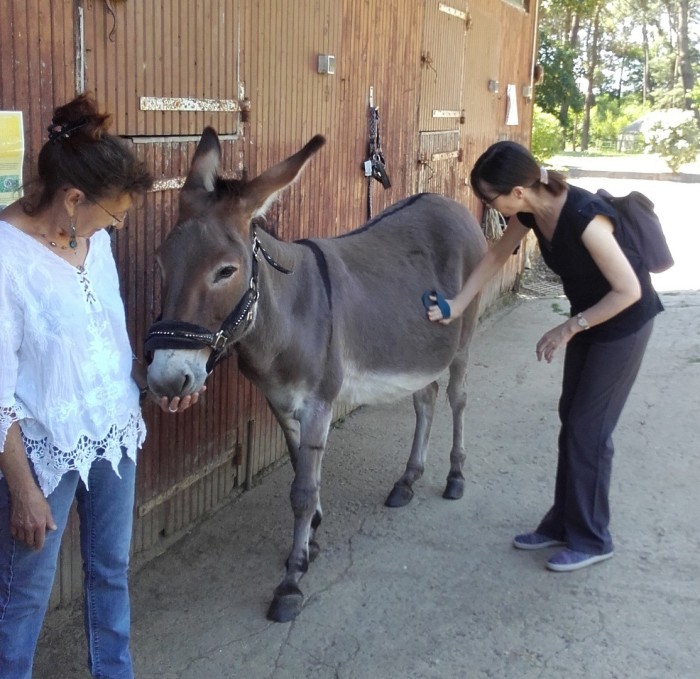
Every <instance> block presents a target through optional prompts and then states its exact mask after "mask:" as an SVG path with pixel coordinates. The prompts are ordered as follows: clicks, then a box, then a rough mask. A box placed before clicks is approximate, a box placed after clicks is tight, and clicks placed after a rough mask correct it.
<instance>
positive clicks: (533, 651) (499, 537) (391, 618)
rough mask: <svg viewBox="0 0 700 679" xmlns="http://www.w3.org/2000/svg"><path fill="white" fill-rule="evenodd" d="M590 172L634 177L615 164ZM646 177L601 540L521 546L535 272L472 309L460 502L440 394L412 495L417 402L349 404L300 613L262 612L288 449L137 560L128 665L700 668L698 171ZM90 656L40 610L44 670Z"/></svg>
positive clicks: (528, 479)
mask: <svg viewBox="0 0 700 679" xmlns="http://www.w3.org/2000/svg"><path fill="white" fill-rule="evenodd" d="M575 181H576V183H580V184H582V185H583V184H584V183H585V181H586V180H585V179H581V180H579V179H577V180H575ZM588 181H592V185H591V187H592V188H593V184H594V185H595V188H597V187H598V186H605V187H606V188H608V190H610V191H611V192H612V193H621V192H622V190H623V189H624V188H625V185H624V180H614V181H613V180H610V181H605V182H603V181H601V180H600V179H599V178H596V179H595V180H588ZM619 181H623V183H622V184H620V183H618V182H619ZM647 183H648V184H649V186H648V187H647V186H646V183H644V182H641V183H640V182H639V181H636V182H634V188H637V189H638V190H643V191H645V192H648V193H649V194H650V196H651V197H652V199H654V200H655V201H656V202H657V206H658V207H659V211H660V212H662V211H663V212H664V213H665V215H666V218H667V231H668V235H669V241H670V242H671V244H672V249H673V250H674V254H675V255H676V259H677V262H678V265H677V267H676V268H675V269H674V270H672V271H671V272H669V273H668V274H663V275H662V276H660V277H658V278H657V283H658V287H659V289H660V290H661V291H662V298H663V302H664V304H665V306H666V312H665V313H663V314H661V315H660V316H659V317H658V320H657V324H656V328H655V332H654V335H653V337H652V341H651V344H650V347H649V350H648V352H647V356H646V359H645V363H644V365H643V368H642V372H641V374H640V377H639V379H638V382H637V384H636V385H635V389H634V391H633V393H632V396H631V398H630V400H629V402H628V406H627V408H626V410H625V412H624V414H623V417H622V420H621V422H620V424H619V426H618V429H617V434H616V438H615V440H616V458H615V468H614V474H613V482H612V489H611V504H612V509H613V519H612V531H613V536H614V539H615V546H616V554H615V557H614V558H613V559H611V560H609V561H606V562H604V563H601V564H597V565H595V566H592V567H590V568H588V569H584V570H582V571H579V572H575V573H551V572H549V571H547V570H546V569H545V568H544V563H545V561H546V559H547V558H548V556H549V555H551V554H552V550H544V551H541V552H530V553H528V552H520V551H516V550H514V549H513V548H512V547H511V540H512V537H513V535H515V534H516V533H518V532H521V531H525V530H529V529H532V528H534V526H535V525H536V524H537V522H538V521H539V519H540V517H541V516H542V514H543V512H544V511H546V509H547V508H548V507H549V505H550V502H551V496H552V487H553V481H554V471H555V461H556V451H555V445H556V436H557V430H558V420H557V412H556V406H557V398H558V395H559V384H560V377H561V356H559V357H557V359H556V360H555V361H554V362H553V363H552V364H551V365H547V364H540V363H538V362H537V361H536V359H535V351H534V348H535V344H536V342H537V340H538V339H539V338H540V336H541V335H542V334H543V333H544V332H545V331H546V330H547V329H549V328H550V327H552V326H554V325H556V324H558V323H559V322H561V320H562V314H564V313H566V309H567V305H566V300H564V299H562V298H560V297H557V296H556V291H554V292H552V291H551V287H550V288H548V289H549V290H550V291H549V292H548V293H546V294H548V295H549V296H548V297H541V296H538V294H542V293H537V291H536V288H537V285H536V284H535V285H532V286H531V287H530V288H528V289H530V290H531V292H529V293H528V294H525V295H523V294H521V295H520V296H519V297H518V299H517V300H515V301H514V302H513V303H512V304H510V305H508V306H507V307H505V308H502V309H501V310H500V311H498V312H495V313H494V314H492V315H491V316H489V317H487V318H486V319H484V320H483V321H482V322H481V324H480V327H479V330H478V332H477V336H476V338H475V340H474V344H473V350H472V355H471V360H470V365H471V370H470V377H469V392H470V401H469V404H468V408H467V414H466V424H467V426H466V445H467V451H468V459H467V464H466V469H465V473H466V476H467V479H468V481H467V487H466V492H465V496H464V498H463V499H462V500H460V501H456V502H455V501H446V500H443V499H442V498H441V497H440V495H441V492H442V488H443V484H444V479H445V476H446V474H447V470H448V460H447V456H448V451H449V447H450V430H451V425H450V417H449V407H448V406H447V403H446V401H445V398H444V396H441V397H440V399H439V409H438V413H437V415H436V418H435V422H434V426H433V435H432V439H431V451H430V455H429V460H428V467H427V469H426V473H425V475H424V477H423V478H422V479H421V480H420V481H419V482H418V483H417V485H416V488H415V490H416V494H415V497H414V499H413V502H412V503H411V504H410V505H409V506H408V507H405V508H403V509H387V508H386V507H384V505H383V502H384V499H385V497H386V494H387V493H388V492H389V490H390V489H391V486H392V485H393V483H394V481H395V480H396V479H397V478H398V476H399V475H400V473H401V471H402V469H403V466H404V464H405V461H406V459H407V455H408V450H409V448H410V443H411V437H412V425H413V409H412V405H411V403H410V401H402V402H399V403H396V404H392V405H387V406H380V407H371V408H370V407H364V408H360V409H359V410H357V411H355V412H354V413H353V414H352V415H350V416H348V417H347V418H345V420H344V421H342V422H341V423H340V424H339V425H338V426H337V427H336V428H335V429H334V430H333V431H332V432H331V435H330V438H329V443H328V451H327V456H326V459H325V462H324V472H323V487H322V497H323V500H324V512H325V518H324V521H323V524H322V526H321V529H320V532H319V540H320V542H321V549H322V551H321V554H320V556H319V558H318V559H317V560H316V561H315V562H314V563H313V564H312V565H311V567H310V569H309V572H308V573H307V575H306V576H305V578H304V579H303V581H302V589H303V591H304V593H305V595H306V597H307V598H306V602H305V606H304V609H303V611H302V612H301V614H300V615H299V617H298V618H297V619H296V621H294V622H293V623H288V624H277V623H271V622H269V621H267V620H266V619H265V612H266V609H267V606H268V604H269V601H270V597H271V594H272V590H273V588H274V587H275V585H276V584H277V583H278V582H279V580H280V578H281V577H282V573H283V569H284V559H285V558H286V556H287V552H288V550H289V547H290V544H291V526H292V517H291V511H290V509H289V501H288V495H289V485H290V482H291V478H292V476H291V469H290V467H289V465H284V466H282V467H280V468H278V469H277V470H276V471H274V472H272V473H271V474H269V475H268V476H266V477H265V478H264V479H263V480H262V483H260V485H258V486H257V487H255V488H254V489H253V490H251V491H249V492H247V493H245V494H243V495H242V496H241V497H240V498H238V499H237V500H236V501H234V502H232V503H231V504H230V505H229V506H227V507H225V508H224V509H222V510H221V511H219V512H218V513H217V514H216V515H215V516H214V517H212V518H211V519H210V520H208V521H207V522H205V523H203V524H201V525H200V526H198V527H197V528H196V529H194V530H193V531H192V532H191V533H189V534H188V535H187V536H185V537H184V538H183V539H182V540H180V541H179V542H178V543H177V544H176V545H174V546H173V547H172V548H171V549H170V550H169V551H168V552H167V553H166V554H164V555H163V556H161V557H159V558H157V559H155V560H154V561H152V562H150V563H148V564H147V565H146V566H144V567H143V568H141V569H140V570H138V572H136V573H134V574H133V577H132V599H133V655H134V660H135V668H136V676H137V677H138V678H139V679H156V678H158V679H223V678H225V677H226V678H234V677H235V678H238V677H241V678H244V679H307V678H313V679H331V678H334V679H336V678H337V679H452V678H462V677H465V678H468V679H470V678H474V679H480V678H482V677H483V678H486V677H495V678H499V679H500V678H503V679H506V678H508V679H510V678H513V679H530V678H532V679H534V678H540V679H541V678H545V679H549V678H558V677H570V678H572V679H578V678H580V679H591V678H595V679H607V678H616V679H617V678H623V677H634V678H635V679H646V678H650V679H651V678H654V679H655V678H659V679H661V678H663V679H669V678H671V679H680V678H685V677H687V678H691V677H698V676H700V659H699V658H698V638H700V569H698V559H699V558H700V532H699V531H698V526H700V502H699V501H698V496H697V488H698V485H699V483H700V468H699V467H698V452H700V445H699V444H698V429H697V417H698V413H700V270H699V268H698V267H697V265H696V264H695V262H697V257H698V252H700V249H699V248H698V247H697V245H698V241H697V238H698V236H697V233H698V223H697V219H696V218H693V217H692V216H690V215H692V214H693V210H692V206H693V205H694V200H693V199H694V197H695V196H694V193H693V191H694V185H692V184H684V183H674V182H647ZM640 184H644V186H641V185H640ZM679 191H680V192H679ZM654 192H656V193H654ZM652 193H654V195H652ZM691 259H692V260H693V263H692V264H691ZM676 269H677V271H676ZM533 291H534V292H533ZM443 386H444V385H443ZM442 393H443V394H444V390H443V392H442ZM84 655H85V651H84V641H83V638H82V630H81V621H80V612H79V611H73V612H69V611H54V612H52V613H50V614H49V616H48V617H47V622H46V625H45V631H44V634H43V635H42V639H41V643H40V648H39V651H38V654H37V659H36V665H35V676H36V677H38V678H39V679H43V678H44V677H51V678H58V679H62V678H66V679H72V678H73V677H76V678H82V677H85V676H87V675H86V674H85V672H84V670H83V669H82V668H83V666H84Z"/></svg>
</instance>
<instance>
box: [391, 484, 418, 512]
mask: <svg viewBox="0 0 700 679" xmlns="http://www.w3.org/2000/svg"><path fill="white" fill-rule="evenodd" d="M412 499H413V491H412V490H411V489H410V488H409V487H408V486H405V485H403V484H401V483H395V484H394V487H393V488H392V489H391V493H389V497H388V498H387V499H386V502H385V503H384V505H385V506H386V507H405V506H406V505H407V504H408V503H409V502H410V501H411V500H412Z"/></svg>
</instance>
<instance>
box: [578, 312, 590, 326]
mask: <svg viewBox="0 0 700 679" xmlns="http://www.w3.org/2000/svg"><path fill="white" fill-rule="evenodd" d="M576 322H577V323H578V327H579V328H582V329H583V330H590V329H591V326H590V325H588V321H587V320H586V319H585V318H584V317H583V314H576Z"/></svg>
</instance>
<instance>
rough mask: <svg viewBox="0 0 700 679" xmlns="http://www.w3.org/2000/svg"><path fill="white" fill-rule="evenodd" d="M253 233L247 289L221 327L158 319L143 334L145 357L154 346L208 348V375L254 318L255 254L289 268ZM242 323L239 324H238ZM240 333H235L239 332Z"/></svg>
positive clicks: (255, 290) (147, 356) (274, 263)
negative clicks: (214, 327)
mask: <svg viewBox="0 0 700 679" xmlns="http://www.w3.org/2000/svg"><path fill="white" fill-rule="evenodd" d="M252 236H253V253H252V254H253V258H252V263H251V276H250V282H249V283H248V289H247V290H246V291H245V294H244V295H243V297H241V299H240V301H239V302H238V304H236V306H235V308H234V309H233V311H232V312H231V313H230V314H229V315H228V316H226V318H225V319H224V321H223V323H222V324H221V328H220V329H219V330H218V331H217V332H210V331H209V330H208V329H207V328H204V327H202V326H201V325H195V324H194V323H187V322H185V321H160V320H157V321H156V322H155V323H153V325H152V326H151V328H150V330H149V331H148V335H147V336H146V341H145V343H144V350H145V355H146V358H147V360H148V361H149V363H150V361H151V360H152V357H153V352H154V351H156V349H204V348H206V347H209V348H210V349H211V350H212V351H211V355H210V356H209V360H208V361H207V368H206V369H207V374H209V373H210V372H211V371H212V370H213V369H214V366H215V365H216V364H217V363H218V362H219V360H220V359H221V358H222V355H223V353H224V351H225V350H226V348H227V347H228V345H229V344H230V342H231V340H232V339H233V336H234V334H238V337H239V338H240V337H241V336H242V335H243V333H244V332H245V331H246V330H247V329H248V328H249V326H250V324H251V323H252V322H253V318H254V317H255V307H256V305H257V302H258V297H259V290H258V253H262V256H263V257H264V258H265V261H266V262H267V263H268V264H269V265H270V266H272V267H273V268H274V269H277V271H279V272H281V273H284V274H288V273H291V271H290V270H289V269H285V268H284V267H283V266H282V265H281V264H280V263H279V262H276V261H275V260H274V258H273V257H272V256H271V255H270V253H269V252H267V250H265V248H264V247H263V246H262V243H261V242H260V240H259V239H258V236H257V234H256V232H255V227H253V230H252ZM244 321H245V324H244V325H243V326H242V327H241V324H242V323H243V322H244ZM239 330H240V332H237V331H239Z"/></svg>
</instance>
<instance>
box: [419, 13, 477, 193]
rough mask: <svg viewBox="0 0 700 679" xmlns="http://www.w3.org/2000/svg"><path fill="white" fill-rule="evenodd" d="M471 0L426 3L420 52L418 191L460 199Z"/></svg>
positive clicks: (462, 181) (462, 180)
mask: <svg viewBox="0 0 700 679" xmlns="http://www.w3.org/2000/svg"><path fill="white" fill-rule="evenodd" d="M468 20H469V13H468V11H467V0H446V1H445V2H438V0H427V5H426V11H425V23H424V27H423V45H422V48H421V91H420V104H419V112H418V115H419V121H418V125H419V126H418V130H419V132H418V134H419V137H420V138H419V157H418V162H419V164H420V171H419V176H418V191H434V192H437V193H443V194H445V195H448V196H455V197H456V196H457V195H458V191H459V185H460V184H463V183H464V179H463V177H462V176H461V169H462V168H461V166H460V163H461V161H462V150H461V148H460V139H461V130H460V127H461V125H463V124H464V110H463V104H462V102H463V99H462V95H463V92H462V90H463V83H464V60H465V44H466V36H467V29H468Z"/></svg>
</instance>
